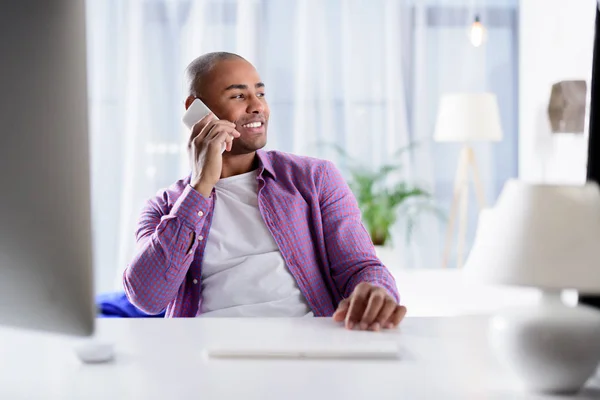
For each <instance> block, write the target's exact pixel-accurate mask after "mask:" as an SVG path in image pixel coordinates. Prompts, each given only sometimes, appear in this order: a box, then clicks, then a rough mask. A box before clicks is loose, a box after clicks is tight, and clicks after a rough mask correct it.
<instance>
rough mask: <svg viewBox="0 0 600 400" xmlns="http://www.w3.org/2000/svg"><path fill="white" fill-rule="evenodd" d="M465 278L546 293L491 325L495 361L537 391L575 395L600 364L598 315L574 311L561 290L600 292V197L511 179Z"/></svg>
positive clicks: (480, 231) (484, 216)
mask: <svg viewBox="0 0 600 400" xmlns="http://www.w3.org/2000/svg"><path fill="white" fill-rule="evenodd" d="M465 273H466V275H467V277H468V278H471V279H475V280H477V281H480V282H485V283H488V284H490V283H491V284H503V285H519V286H532V287H537V288H540V289H541V292H542V296H541V299H540V302H539V304H537V305H535V306H532V307H520V308H518V309H504V310H500V311H499V312H498V313H497V314H496V315H495V316H494V317H493V318H492V319H491V323H490V340H491V344H492V348H493V350H494V351H495V352H496V353H497V356H498V358H499V359H500V361H502V362H503V363H504V364H505V365H506V366H507V367H509V368H510V369H511V370H512V371H513V372H515V373H516V375H517V376H518V377H519V378H520V379H521V381H522V382H523V383H524V385H525V386H526V387H527V388H528V389H530V390H534V391H541V392H553V393H568V392H576V391H578V390H579V389H580V388H581V387H582V386H583V385H584V383H585V382H586V381H587V379H588V378H589V377H590V376H591V375H592V374H593V373H594V371H595V370H596V368H597V367H598V364H599V362H600V312H599V311H598V310H596V309H594V308H591V307H587V306H585V305H578V306H575V307H569V306H567V305H565V304H563V302H562V300H561V291H562V290H563V289H576V290H578V291H579V292H582V293H590V294H594V293H600V191H599V189H598V186H597V185H596V184H595V183H588V184H586V185H583V186H562V185H542V184H530V183H524V182H521V181H516V180H510V181H508V182H507V184H506V185H505V187H504V189H503V191H502V193H501V195H500V197H499V199H498V202H497V204H496V206H495V207H494V208H491V209H487V210H484V211H482V212H481V214H480V216H479V225H478V227H477V233H476V237H475V242H474V245H473V249H472V250H471V254H470V255H469V258H468V260H467V264H466V266H465Z"/></svg>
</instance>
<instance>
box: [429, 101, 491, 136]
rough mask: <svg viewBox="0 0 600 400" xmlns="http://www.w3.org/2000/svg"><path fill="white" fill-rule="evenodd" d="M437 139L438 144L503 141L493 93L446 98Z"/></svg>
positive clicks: (438, 120)
mask: <svg viewBox="0 0 600 400" xmlns="http://www.w3.org/2000/svg"><path fill="white" fill-rule="evenodd" d="M434 139H435V140H436V141H438V142H469V141H500V140H502V127H501V125H500V112H499V110H498V102H497V100H496V96H495V95H494V94H493V93H452V94H445V95H443V96H442V98H441V101H440V105H439V109H438V114H437V120H436V126H435V134H434Z"/></svg>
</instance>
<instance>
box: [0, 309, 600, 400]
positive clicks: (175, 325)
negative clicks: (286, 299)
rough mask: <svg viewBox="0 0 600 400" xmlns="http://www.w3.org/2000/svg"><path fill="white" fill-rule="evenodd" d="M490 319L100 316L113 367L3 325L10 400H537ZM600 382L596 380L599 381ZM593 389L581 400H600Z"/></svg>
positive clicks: (5, 392)
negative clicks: (300, 350) (322, 347)
mask: <svg viewBox="0 0 600 400" xmlns="http://www.w3.org/2000/svg"><path fill="white" fill-rule="evenodd" d="M485 328H486V320H485V318H483V317H457V318H447V319H444V318H408V319H407V320H406V321H405V322H404V323H403V325H402V327H401V328H400V329H399V330H397V331H390V332H380V333H372V332H358V331H347V330H345V329H343V328H341V327H340V326H338V325H337V324H335V323H334V322H332V321H331V320H330V319H318V318H301V319H293V320H291V319H267V320H264V319H263V320H252V319H237V320H232V319H202V318H199V319H173V320H160V319H120V320H110V319H106V320H99V321H98V332H99V336H100V337H102V338H107V339H111V340H114V342H115V343H116V350H117V352H118V355H117V359H116V360H115V362H113V363H112V364H104V365H83V364H81V363H80V362H79V361H78V360H77V358H76V357H75V355H74V353H73V352H72V344H73V342H72V341H68V340H65V339H64V338H60V337H53V336H42V335H39V334H34V333H30V332H22V331H16V330H10V329H6V328H3V329H0V399H10V400H20V399H28V400H29V399H44V400H54V399H60V400H82V399H85V400H94V399H102V400H117V399H128V400H137V399H139V400H151V399H165V400H170V399H188V398H189V399H192V398H194V399H260V400H268V399H286V400H292V399H303V400H306V399H309V400H316V399H327V400H333V399H378V400H379V399H407V400H412V399H428V400H430V399H436V400H437V399H444V400H451V399H461V400H464V399H477V400H480V399H486V400H499V399H510V400H519V399H532V400H546V399H554V400H556V399H557V398H555V397H550V396H540V395H531V394H524V393H522V392H520V391H519V389H518V386H516V385H515V383H514V382H513V381H512V380H511V379H510V378H509V377H508V376H506V375H505V374H504V373H503V372H500V370H499V368H498V366H497V365H496V363H495V361H494V359H493V358H492V357H491V355H490V353H489V350H488V349H487V347H486V341H485ZM254 340H268V341H270V342H271V343H275V344H277V343H285V342H288V343H291V342H298V341H319V342H320V343H328V342H337V343H343V342H348V341H373V340H386V341H387V340H394V341H397V342H398V343H399V344H400V345H401V346H402V347H403V348H404V349H405V350H404V351H405V353H406V354H405V357H404V359H402V360H400V361H379V362H375V361H343V362H341V361H314V360H310V361H309V360H298V361H292V360H283V361H281V360H280V361H272V360H271V361H267V360H261V361H256V360H254V361H250V360H242V361H239V360H238V361H234V360H217V361H216V360H210V361H208V362H207V361H205V359H203V357H202V356H201V353H202V350H203V349H204V348H205V347H206V346H208V345H213V346H214V345H224V344H227V343H240V342H245V343H250V342H252V341H254ZM592 384H594V382H592ZM598 398H600V386H593V385H590V387H589V388H588V389H586V390H585V391H584V392H582V393H580V394H579V396H577V397H560V399H563V400H564V399H598Z"/></svg>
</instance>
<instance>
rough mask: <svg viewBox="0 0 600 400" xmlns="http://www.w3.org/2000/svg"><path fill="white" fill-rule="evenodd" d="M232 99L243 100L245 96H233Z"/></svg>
mask: <svg viewBox="0 0 600 400" xmlns="http://www.w3.org/2000/svg"><path fill="white" fill-rule="evenodd" d="M231 98H232V99H243V98H244V95H243V94H236V95H235V96H231Z"/></svg>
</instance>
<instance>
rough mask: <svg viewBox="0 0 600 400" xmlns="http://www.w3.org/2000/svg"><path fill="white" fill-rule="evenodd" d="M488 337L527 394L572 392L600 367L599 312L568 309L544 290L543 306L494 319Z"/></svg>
mask: <svg viewBox="0 0 600 400" xmlns="http://www.w3.org/2000/svg"><path fill="white" fill-rule="evenodd" d="M489 338H490V344H491V346H492V350H493V351H494V353H495V354H496V356H497V357H498V359H499V360H500V362H501V363H502V364H503V365H504V366H505V367H506V368H508V369H509V370H510V371H511V372H512V373H513V374H515V375H516V377H517V379H519V380H520V381H521V382H522V383H523V385H524V386H525V388H526V389H528V390H530V391H534V392H544V393H554V394H565V393H574V392H577V391H579V390H580V389H581V388H582V387H583V385H584V384H585V382H586V381H587V380H588V379H589V378H590V376H592V374H593V373H594V372H595V371H596V369H597V368H598V364H599V363H600V312H599V311H598V310H596V309H594V308H591V307H587V306H584V305H579V306H576V307H568V306H566V305H565V304H564V303H563V302H562V300H561V297H560V292H559V291H544V292H543V293H542V298H541V301H540V303H539V304H537V305H535V306H531V307H520V308H518V309H506V310H504V311H501V312H499V313H498V314H497V315H495V316H494V317H492V319H491V321H490V327H489Z"/></svg>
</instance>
